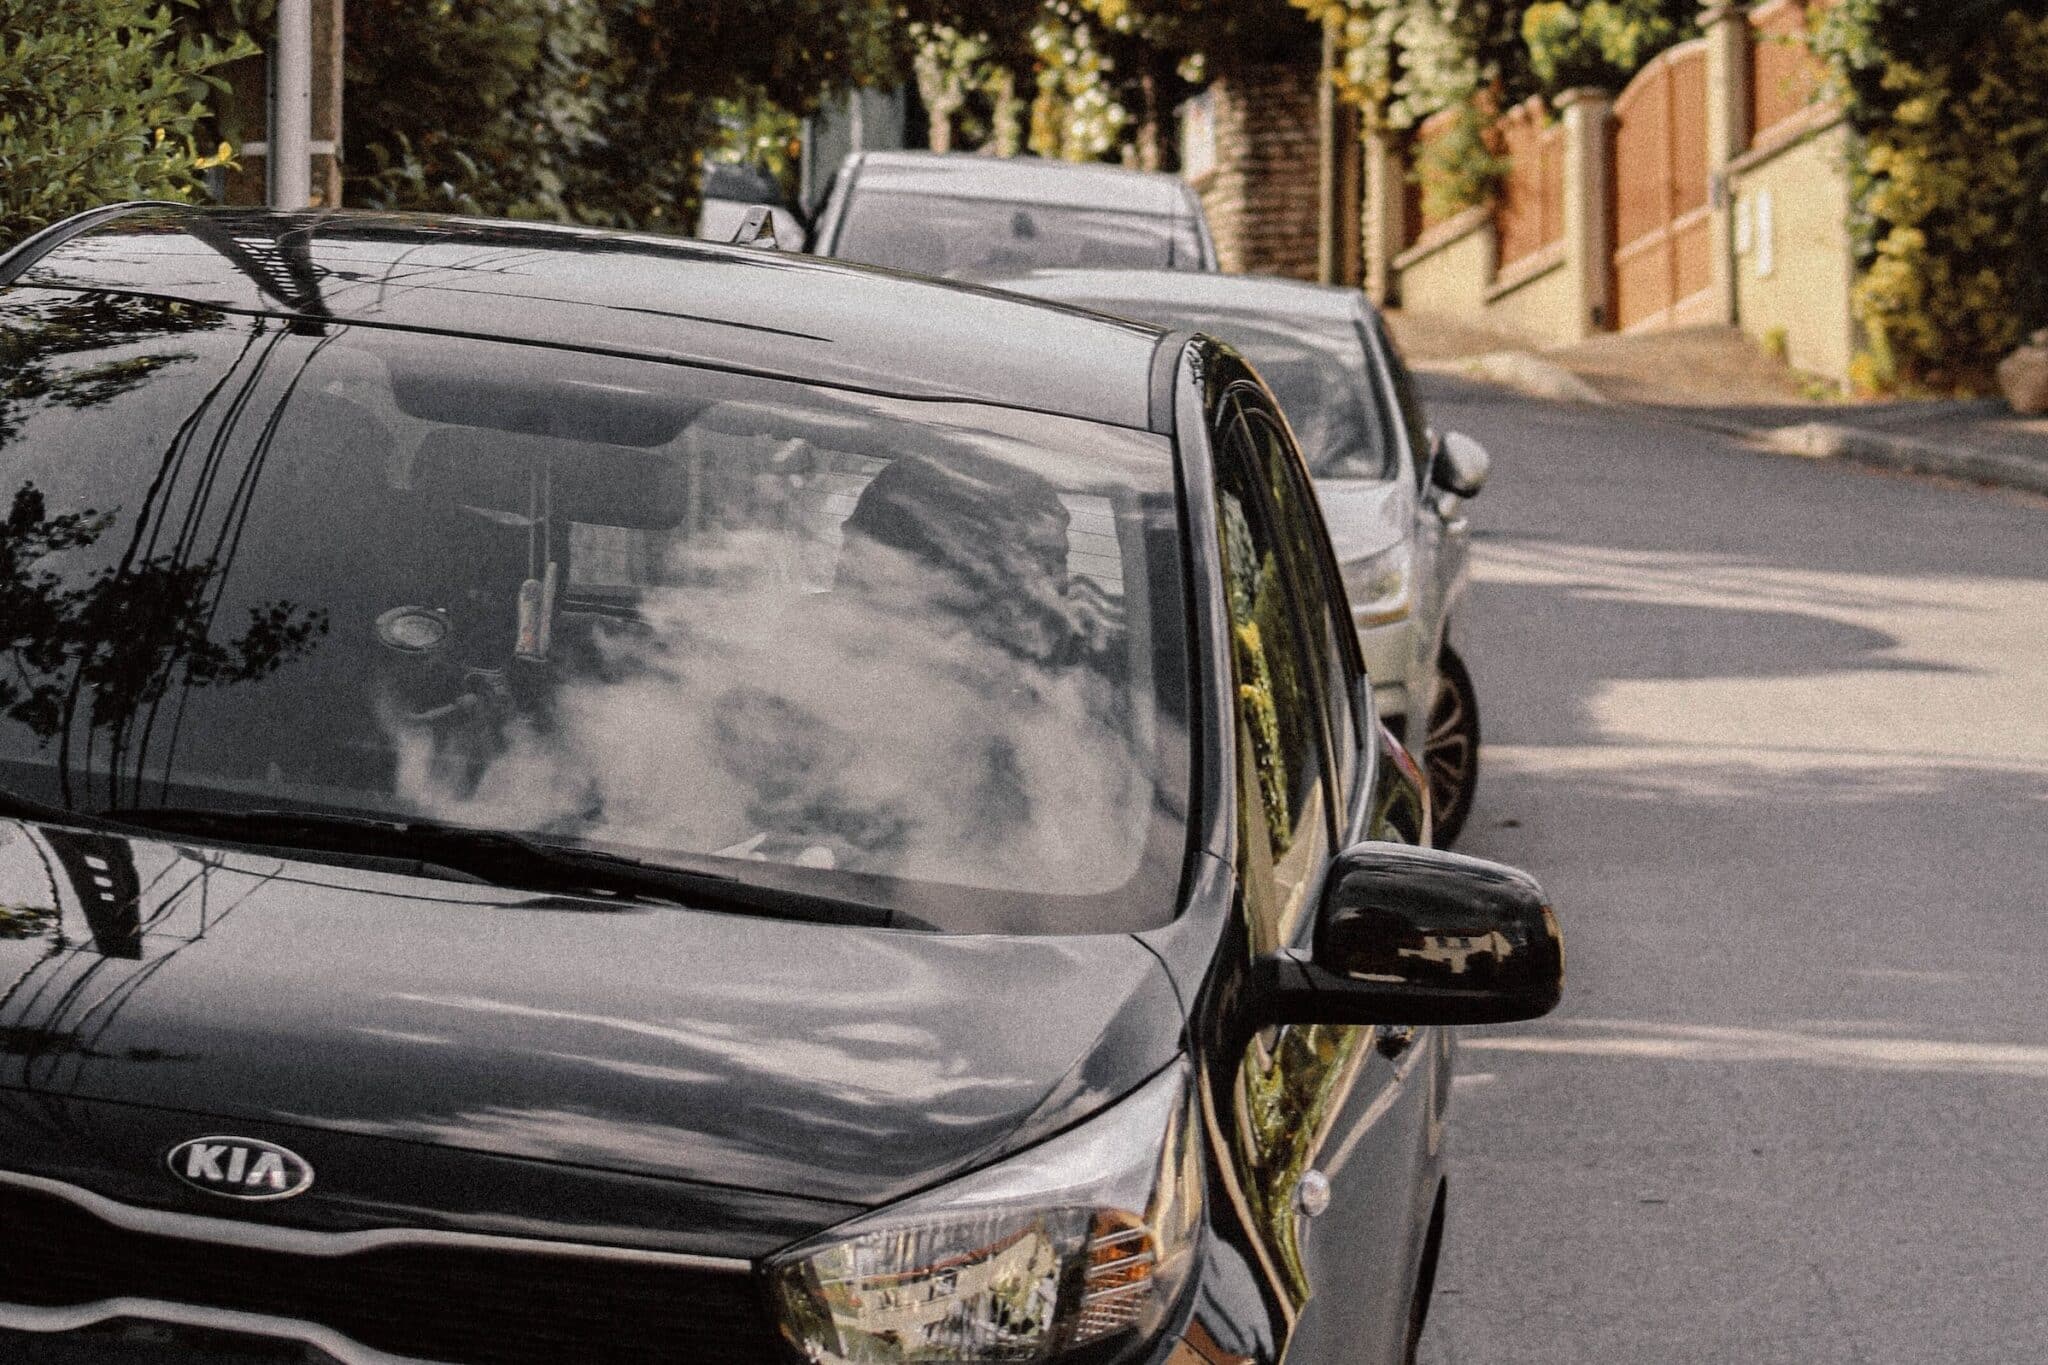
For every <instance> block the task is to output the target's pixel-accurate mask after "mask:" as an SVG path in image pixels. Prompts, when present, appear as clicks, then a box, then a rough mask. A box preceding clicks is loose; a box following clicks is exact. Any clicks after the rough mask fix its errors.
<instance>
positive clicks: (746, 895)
mask: <svg viewBox="0 0 2048 1365" xmlns="http://www.w3.org/2000/svg"><path fill="white" fill-rule="evenodd" d="M99 815H100V819H101V821H102V822H106V821H113V822H118V823H119V824H122V825H126V826H129V827H132V828H137V829H143V830H150V831H165V832H170V833H177V834H194V835H199V836H202V837H207V838H214V839H222V840H225V841H227V842H230V843H245V844H255V845H260V846H262V847H266V848H287V849H293V850H296V851H301V852H310V853H319V852H333V853H353V854H370V855H373V856H374V855H379V854H381V855H383V856H386V857H403V858H408V859H417V860H419V861H420V862H421V863H422V864H436V865H439V866H441V867H447V868H452V869H454V870H456V871H458V872H465V873H469V874H470V875H472V876H476V877H481V878H482V879H483V880H485V881H487V882H489V883H491V884H492V885H495V886H509V887H518V888H521V889H524V890H531V891H558V892H565V893H577V892H585V893H587V892H593V891H595V892H603V893H609V894H611V895H615V896H627V897H632V898H636V899H654V900H662V901H669V902H672V903H674V904H677V905H686V906H691V907H694V908H698V909H707V910H733V911H739V912H742V913H746V914H756V915H771V916H774V917H776V918H780V919H800V920H816V921H821V922H824V923H829V924H857V925H864V926H868V927H875V928H880V927H886V926H887V925H890V924H892V923H895V922H896V916H895V914H894V913H893V912H892V911H890V910H887V909H884V908H881V907H877V906H872V905H864V904H862V903H860V902H858V901H845V900H839V899H837V898H835V897H831V896H822V895H818V894H817V893H815V892H809V891H801V890H796V889H793V888H789V887H783V886H776V885H772V884H767V883H764V882H756V881H751V880H744V879H742V878H741V877H739V876H738V875H737V874H735V873H732V872H726V871H723V870H716V869H712V868H708V867H687V866H680V865H677V864H673V863H668V862H653V861H649V860H646V859H641V858H632V857H628V856H626V855H625V854H621V853H608V852H605V851H603V850H601V849H594V848H578V847H575V846H574V845H569V844H557V843H550V842H549V841H547V840H545V839H536V838H533V837H531V836H529V835H524V834H514V833H512V832H510V831H508V830H495V829H475V828H472V827H470V826H467V825H450V824H442V823H439V822H436V821H430V820H428V821H422V820H380V819H377V818H375V817H372V816H367V815H342V814H333V813H328V812H324V811H297V810H260V809H259V810H215V809H209V808H206V807H197V806H131V807H125V808H119V809H115V810H109V811H103V812H100V813H99Z"/></svg>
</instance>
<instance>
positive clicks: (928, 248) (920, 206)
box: [832, 190, 1202, 275]
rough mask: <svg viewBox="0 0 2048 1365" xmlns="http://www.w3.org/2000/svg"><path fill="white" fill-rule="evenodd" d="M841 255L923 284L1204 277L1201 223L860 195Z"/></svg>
mask: <svg viewBox="0 0 2048 1365" xmlns="http://www.w3.org/2000/svg"><path fill="white" fill-rule="evenodd" d="M832 254H833V255H834V256H837V257H842V258H844V259H846V260H849V261H862V262H865V263H866V264H869V265H886V266H891V267H893V268H895V269H897V270H909V271H914V272H916V273H917V274H920V275H979V274H1001V273H1005V272H1009V271H1015V270H1035V269H1042V268H1047V267H1070V266H1073V267H1088V268H1100V269H1108V270H1200V269H1201V268H1202V244H1201V239H1200V238H1199V237H1197V236H1196V235H1195V221H1194V216H1193V215H1192V214H1174V215H1168V214H1153V213H1140V212H1137V211H1135V210H1131V209H1103V208H1085V207H1078V206H1067V205H1059V204H1026V203H1013V202H1010V201H1008V200H1003V199H968V198H949V197H945V196H939V195H924V194H898V193H895V192H893V191H888V190H858V191H856V192H855V193H854V194H852V195H851V196H849V197H848V199H847V202H846V216H845V220H844V221H843V222H842V223H841V224H840V227H839V233H838V238H837V241H836V242H835V243H834V245H833V247H832Z"/></svg>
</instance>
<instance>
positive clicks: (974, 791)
mask: <svg viewBox="0 0 2048 1365" xmlns="http://www.w3.org/2000/svg"><path fill="white" fill-rule="evenodd" d="M0 329H4V333H0V345H4V347H5V354H6V355H7V356H8V358H9V360H10V361H11V362H12V368H13V374H14V379H13V380H12V381H11V382H10V384H9V386H8V387H7V388H6V389H4V390H0V518H4V520H0V663H4V664H5V667H4V669H0V786H4V787H5V788H6V789H8V790H11V791H13V792H16V793H18V794H20V795H24V796H30V797H34V798H36V799H40V800H45V801H53V802H59V803H62V804H65V805H67V806H70V807H72V808H74V809H77V810H80V811H88V812H90V811H100V810H106V809H110V808H116V807H124V806H136V805H150V804H159V803H161V804H172V805H181V806H189V805H198V806H218V807H221V808H224V809H238V808H250V807H259V808H264V809H277V808H285V809H301V808H303V809H309V810H317V811H322V812H347V813H368V814H373V815H380V816H388V815H396V816H400V817H408V816H410V817H416V818H432V819H435V820H441V821H450V822H454V823H458V824H463V825H469V826H475V827H479V828H489V829H505V830H511V831H516V832H519V833H522V834H528V835H533V836H537V837H543V838H546V839H550V840H556V841H560V842H563V843H568V844H576V845H589V846H593V847H598V848H604V849H612V850H617V851H622V852H627V853H630V854H633V855H634V856H638V857H646V858H654V859H656V860H658V859H659V858H660V857H661V855H662V854H663V853H665V852H666V853H670V854H673V855H676V856H678V857H680V856H681V855H690V857H691V858H692V859H701V858H702V857H704V856H707V855H708V856H713V857H716V858H719V859H725V860H730V863H731V865H732V866H733V867H734V868H735V869H738V870H740V871H742V873H743V870H744V867H745V865H746V864H747V863H749V862H751V861H757V860H759V861H768V862H773V863H776V864H778V871H779V872H782V871H787V870H789V869H795V870H796V871H795V873H793V874H792V875H797V876H800V877H801V878H803V879H804V883H805V885H806V887H807V889H815V890H816V891H818V892H819V893H822V894H825V895H830V896H836V897H841V898H844V899H846V900H848V901H851V902H856V903H859V904H862V905H871V906H884V907H888V908H890V909H892V910H895V911H897V912H899V915H900V917H901V922H903V923H906V924H912V925H918V924H922V925H928V926H931V927H935V928H938V929H941V930H951V931H961V932H1019V933H1025V932H1097V931H1126V930H1131V929H1137V928H1142V927H1147V926H1151V925H1156V924H1158V923H1160V922H1163V921H1164V920H1166V919H1168V918H1170V917H1171V916H1172V914H1173V911H1174V896H1175V892H1176V890H1177V887H1178V883H1179V875H1180V866H1181V861H1182V855H1183V852H1184V844H1185V837H1186V834H1185V805H1186V781H1187V779H1186V772H1187V766H1188V762H1187V752H1186V751H1187V746H1188V738H1187V728H1186V714H1187V703H1186V695H1185V694H1186V687H1187V673H1188V664H1187V657H1188V655H1187V649H1186V645H1185V642H1184V640H1183V638H1182V633H1181V630H1182V627H1181V622H1182V621H1183V620H1184V619H1185V617H1186V607H1185V603H1184V597H1183V587H1182V583H1181V580H1180V571H1179V569H1178V567H1177V566H1178V565H1179V563H1180V544H1181V539H1180V537H1181V532H1180V528H1179V523H1178V517H1177V512H1176V501H1175V496H1174V477H1173V461H1172V453H1171V448H1170V443H1169V442H1168V441H1167V440H1166V439H1165V438H1164V437H1161V436H1157V435H1153V434H1150V433H1144V432H1135V431H1129V430H1124V429H1121V428H1114V427H1106V426H1101V425H1098V424H1093V423H1088V422H1083V421H1079V420H1073V419H1066V418H1060V417H1052V416H1045V415H1041V414H1033V413H1024V412H1018V411H1014V410H1010V409H1003V408H995V407H989V406H984V405H979V404H972V403H947V402H921V401H913V400H906V399H899V398H888V397H879V396H875V395H870V394H864V393H858V392H852V391H846V390H835V389H828V388H823V387H817V386H810V385H804V384H799V383H794V382H788V381H784V380H775V379H767V378H758V377H751V376H742V375H734V374H726V373H719V372H712V371H708V370H704V369H698V368H690V367H684V366H678V365H670V364H661V363H656V362H650V361H640V360H629V359H621V358H616V357H609V356H599V355H590V354H584V353H572V352H565V351H560V350H554V349H548V348H542V347H530V346H520V345H514V344H508V343H504V342H493V341H482V340H473V339H465V338H460V337H450V336H428V335H421V334H416V333H408V332H400V331H393V330H384V329H376V328H370V327H362V326H343V325H337V324H333V323H310V322H305V321H300V322H296V323H288V322H283V321H279V320H276V319H267V318H252V317H246V316H241V315H229V314H224V313H219V312H215V311H211V310H208V309H204V308H199V307H194V306H192V305H188V304H179V303H173V302H166V301H159V300H151V299H140V298H129V297H122V296H112V295H106V294H87V293H74V292H67V291H59V290H48V291H45V290H33V289H25V288H24V289H15V290H12V291H9V292H7V293H4V294H0Z"/></svg>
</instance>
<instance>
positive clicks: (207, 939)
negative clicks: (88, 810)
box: [0, 821, 1181, 1207]
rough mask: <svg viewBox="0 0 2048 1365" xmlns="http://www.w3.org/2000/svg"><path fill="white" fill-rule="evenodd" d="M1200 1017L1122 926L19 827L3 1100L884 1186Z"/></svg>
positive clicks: (1073, 1102) (1012, 1137)
mask: <svg viewBox="0 0 2048 1365" xmlns="http://www.w3.org/2000/svg"><path fill="white" fill-rule="evenodd" d="M1180 1029H1181V1015H1180V1011H1179V1006H1178V1003H1177V999H1176V997H1175V995H1174V993H1173V990H1172V987H1171V984H1170V982H1169V981H1168V980H1167V978H1166V976H1165V974H1164V972H1163V970H1162V969H1161V968H1160V967H1159V966H1158V964H1157V961H1156V960H1155V959H1154V958H1153V957H1152V955H1151V954H1150V953H1149V952H1148V951H1147V950H1146V949H1145V948H1144V947H1143V946H1142V945H1140V944H1139V943H1138V942H1137V941H1136V940H1135V939H1133V938H1130V937H1126V936H1118V935H1105V936H1099V937H1086V938H1052V937H1045V938H1022V937H1019V938H1005V937H959V936H943V935H938V934H927V933H916V932H905V931H889V930H876V929H862V928H853V927H840V926H833V925H820V924H812V923H796V922H788V921H781V920H769V919H762V918H755V917H747V916H741V915H734V914H725V913H716V912H710V911H698V910H690V909H679V908H669V907H644V906H631V907H619V906H615V905H609V904H602V903H592V902H589V901H586V900H580V899H573V898H565V897H560V896H542V895H535V894H530V893H524V892H517V891H507V890H504V889H502V888H496V887H488V886H480V885H474V884H469V883H459V882H450V881H441V880H429V879H421V878H414V877H407V876H399V875H394V874H390V873H386V872H381V871H364V870H358V869H355V868H343V867H336V866H332V865H328V864H314V863H302V862H296V861H288V860H283V859H280V858H276V857H268V856H262V855H257V854H252V853H248V852H229V851H222V850H218V849H202V848H195V847H191V846H185V845H173V844H170V843H166V842H157V841H153V840H131V839H126V838H120V837H113V836H109V835H105V834H99V833H80V832H78V831H75V830H64V829H57V828H53V827H49V826H43V825H37V824H29V823H21V822H15V821H0V1092H8V1093H10V1094H11V1095H12V1097H13V1098H11V1099H9V1100H8V1101H7V1106H6V1108H7V1109H9V1110H11V1109H13V1108H18V1107H19V1106H20V1105H22V1104H23V1103H25V1102H28V1101H30V1100H32V1101H33V1102H34V1103H36V1104H41V1105H44V1106H46V1107H47V1106H53V1105H54V1106H60V1105H68V1104H91V1103H95V1102H118V1103H119V1104H121V1105H126V1106H141V1107H143V1109H145V1110H147V1111H150V1112H156V1113H161V1112H163V1111H173V1110H174V1111H180V1112H183V1113H186V1114H189V1115H192V1116H194V1117H193V1122H192V1123H191V1124H188V1125H185V1126H186V1127H190V1128H191V1131H190V1132H186V1133H183V1135H182V1136H184V1137H191V1136H196V1135H198V1134H200V1133H206V1132H220V1131H231V1132H232V1131H245V1130H249V1125H252V1124H253V1125H259V1127H258V1128H256V1129H255V1130H253V1131H256V1132H257V1134H258V1135H259V1136H264V1135H270V1134H272V1133H273V1130H272V1129H269V1128H262V1127H260V1125H278V1126H282V1127H284V1128H288V1129H290V1130H292V1131H294V1132H314V1133H318V1134H325V1135H336V1134H342V1135H354V1136H355V1137H359V1138H362V1139H366V1140H392V1141H395V1142H403V1143H407V1144H413V1145H414V1147H415V1149H416V1150H417V1149H420V1145H422V1144H423V1145H425V1146H426V1147H431V1148H433V1149H436V1154H437V1159H439V1157H442V1156H445V1155H446V1154H447V1153H449V1152H462V1151H467V1152H474V1153H480V1154H487V1155H490V1156H494V1157H501V1158H518V1159H522V1160H523V1162H525V1163H531V1162H534V1161H540V1162H551V1163H561V1164H563V1165H566V1166H575V1167H579V1168H584V1169H588V1170H596V1171H602V1172H613V1173H624V1174H628V1175H634V1176H651V1177H658V1178H662V1179H669V1180H680V1181H690V1182H699V1183H701V1184H704V1185H710V1186H723V1187H730V1188H737V1189H750V1190H756V1191H767V1192H779V1193H781V1194H785V1195H789V1196H795V1197H801V1198H804V1199H811V1200H821V1201H833V1202H835V1203H836V1204H838V1205H840V1206H842V1207H844V1206H849V1205H859V1206H872V1205H874V1204H877V1203H881V1202H884V1201H886V1200H889V1199H892V1198H895V1197H898V1196H899V1195H901V1194H904V1193H906V1192H909V1191H911V1190H914V1189H917V1188H920V1187H922V1186H924V1185H926V1184H929V1183H931V1182H932V1181H934V1180H938V1179H942V1178H944V1177H946V1176H948V1175H950V1174H953V1173H955V1172H957V1171H960V1170H963V1169H967V1168H969V1167H971V1166H972V1165H974V1164H975V1163H977V1162H978V1161H981V1160H985V1159H987V1158H988V1157H989V1156H991V1155H993V1154H995V1153H998V1152H1000V1151H1004V1150H1008V1149H1010V1148H1013V1147H1015V1146H1017V1145H1020V1144H1021V1143H1023V1142H1026V1141H1029V1140H1031V1139H1032V1138H1033V1137H1034V1136H1035V1135H1039V1134H1043V1133H1047V1132H1051V1131H1055V1130H1057V1129H1058V1128H1060V1127H1063V1126H1065V1125H1066V1124H1068V1123H1071V1122H1073V1121H1074V1120H1075V1119H1077V1118H1079V1117H1081V1116H1083V1115H1084V1114H1085V1113H1087V1112H1089V1111H1091V1110H1092V1109H1094V1108H1097V1107H1099V1106H1101V1105H1102V1104H1105V1103H1107V1102H1108V1101H1109V1100H1110V1099H1112V1098H1114V1097H1115V1096H1117V1095H1119V1094H1121V1093H1123V1091H1125V1090H1127V1089H1129V1088H1130V1087H1131V1086H1133V1085H1135V1084H1136V1083H1137V1082H1138V1081H1139V1080H1141V1079H1143V1077H1144V1076H1145V1075H1147V1074H1149V1072H1150V1071H1151V1070H1153V1069H1155V1068H1156V1067H1157V1066H1159V1065H1161V1064H1163V1063H1164V1062H1165V1061H1167V1060H1169V1059H1170V1058H1171V1056H1172V1055H1173V1051H1174V1050H1175V1049H1176V1048H1177V1047H1178V1046H1179V1034H1180ZM138 1112H139V1111H138ZM234 1125H242V1126H241V1127H240V1128H237V1127H235V1126H234ZM277 1140H285V1139H282V1138H279V1139H277ZM0 1142H4V1135H0ZM0 1164H8V1165H12V1164H14V1163H13V1162H10V1161H6V1160H5V1159H4V1158H0Z"/></svg>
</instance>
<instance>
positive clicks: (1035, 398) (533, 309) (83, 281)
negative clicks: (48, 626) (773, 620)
mask: <svg viewBox="0 0 2048 1365" xmlns="http://www.w3.org/2000/svg"><path fill="white" fill-rule="evenodd" d="M0 284H14V285H27V286H36V287H40V288H55V289H73V290H92V291H104V292H109V293H120V294H134V295H147V296H153V297H159V298H169V299H176V300H180V301H184V302H189V303H194V304H204V305H207V306H210V307H215V308H220V309H224V310H228V311H234V312H241V313H255V314H264V315H270V316H277V317H288V318H294V319H299V320H302V321H303V322H305V323H310V324H315V325H317V324H318V323H320V322H325V321H329V320H332V321H338V322H346V323H351V324H359V325H366V326H382V327H395V328H402V329H407V330H413V331H426V332H447V333H456V334H462V335H468V336H479V337H486V338H489V339H493V340H505V341H514V342H521V343H526V344H534V345H544V346H554V347H562V348H567V349H574V350H581V351H593V352H603V353H611V354H618V355H627V356H634V357H640V358H645V359H651V360H661V361H670V362H676V363H681V364H688V365H698V366H706V367H711V368H717V369H727V370H739V371H745V372H748V373H756V374H764V375H771V376H774V377H777V378H788V379H795V380H800V381H804V382H808V383H819V384H827V385H833V386H837V387H844V388H853V389H863V390H868V391H871V392H877V393H887V394H894V395H898V396H903V397H911V398H925V399H940V400H953V401H974V402H984V403H991V404H997V405H1001V406H1005V407H1014V408H1023V409H1028V410H1031V411H1037V412H1047V413H1056V414H1060V415H1063V416H1071V417H1078V418H1082V419H1085V420H1089V421H1095V422H1103V423H1109V424H1112V425H1116V426H1124V427H1135V428H1141V429H1142V428H1148V427H1150V428H1152V429H1154V430H1161V431H1164V430H1167V429H1169V428H1168V425H1165V424H1170V422H1171V416H1170V413H1169V414H1163V415H1162V414H1155V413H1154V411H1153V398H1152V369H1153V357H1154V353H1155V351H1156V350H1157V349H1158V347H1159V345H1160V344H1161V341H1162V335H1163V334H1162V333H1161V331H1160V330H1159V329H1156V328H1152V327H1147V326H1143V325H1140V324H1136V323H1129V322H1123V321H1119V320H1115V319H1111V318H1106V317H1101V316H1097V315H1093V314H1089V313H1085V312H1081V311H1079V310H1075V309H1071V308H1064V307H1058V306H1054V305H1049V304H1043V303H1037V302H1033V301H1031V300H1027V299H1023V298H1019V297H1017V296H1015V295H1008V294H1001V293H997V292H994V291H991V290H986V289H978V288H973V287H968V286H961V285H954V284H949V283H946V282H943V281H938V280H927V279H924V278H921V277H918V276H913V275H904V274H899V273H896V272H893V271H887V270H880V269H876V268H874V267H869V266H858V265H853V264H850V263H846V262H840V261H828V260H824V259H821V258H818V257H812V256H800V255H796V254H783V253H778V252H774V251H764V250H760V249H758V248H749V247H732V246H724V245H717V244H713V243H709V242H702V241H694V240H691V239H688V238H681V237H658V236H651V235H637V234H630V233H621V232H608V231H599V230H594V229H585V228H569V227H561V226H556V225H551V224H535V223H515V222H504V221H496V220H489V219H473V218H457V217H450V216H442V215H414V214H377V213H361V212H353V211H338V212H337V211H330V212H324V213H297V214H280V213H273V212H269V211H266V210H243V209H196V208H191V207H187V206H183V205H174V204H138V205H129V206H122V207H119V208H116V209H114V210H111V211H100V212H96V213H94V214H90V215H84V216H82V217H81V219H79V220H75V221H74V223H73V224H71V225H69V226H68V227H66V228H63V229H60V230H58V231H54V232H50V233H46V234H44V235H43V236H42V237H40V238H37V239H32V240H31V241H30V242H29V243H26V244H24V247H23V248H22V250H21V252H19V253H18V254H17V255H16V256H15V257H13V258H11V259H5V260H0Z"/></svg>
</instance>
